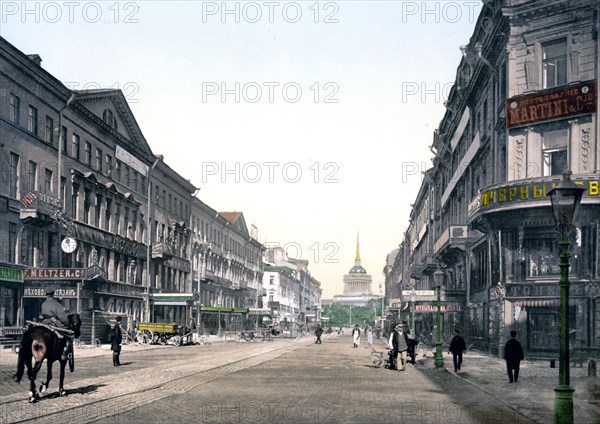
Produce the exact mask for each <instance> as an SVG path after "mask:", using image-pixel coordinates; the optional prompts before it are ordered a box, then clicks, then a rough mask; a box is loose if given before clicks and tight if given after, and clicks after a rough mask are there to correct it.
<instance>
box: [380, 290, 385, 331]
mask: <svg viewBox="0 0 600 424" xmlns="http://www.w3.org/2000/svg"><path fill="white" fill-rule="evenodd" d="M382 289H383V286H382V285H381V283H379V293H381V328H383V301H384V299H385V294H384V293H383V290H382Z"/></svg>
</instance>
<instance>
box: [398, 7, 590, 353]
mask: <svg viewBox="0 0 600 424" xmlns="http://www.w3.org/2000/svg"><path fill="white" fill-rule="evenodd" d="M598 13H599V11H598V8H597V4H595V3H594V2H592V1H585V0H580V1H578V0H573V1H552V0H551V1H547V2H539V1H533V0H512V1H511V0H504V1H501V0H496V1H490V2H486V4H485V7H484V8H483V9H482V12H481V14H480V16H479V18H478V21H477V23H476V25H475V29H474V32H473V35H472V37H471V39H470V40H469V43H468V44H467V45H465V46H461V48H460V49H461V51H462V53H463V58H462V60H461V62H460V64H459V66H458V69H457V75H456V81H455V84H454V86H453V87H452V89H451V90H450V93H449V96H448V99H447V102H446V113H445V114H444V117H443V119H442V121H441V122H440V125H439V128H438V129H437V130H436V131H435V133H434V140H433V145H432V146H431V150H432V151H433V152H434V153H435V158H434V159H433V167H432V168H431V169H430V170H428V171H427V173H426V174H425V176H424V180H423V183H422V187H421V190H420V192H419V195H418V198H417V201H416V202H415V204H414V207H413V213H411V222H410V224H409V230H408V231H407V234H405V237H404V239H403V241H402V244H401V248H403V249H404V250H405V252H404V258H405V259H406V260H405V261H402V260H397V261H396V262H395V263H394V266H393V267H392V269H390V272H389V273H388V275H390V280H389V281H387V280H386V284H389V285H394V284H398V283H399V281H401V283H400V284H401V285H402V288H403V290H402V297H403V298H404V301H407V299H406V297H407V294H408V292H409V290H412V288H413V287H415V288H417V289H421V290H433V289H434V288H435V284H434V282H433V278H432V273H433V272H434V271H435V270H436V269H438V268H439V269H440V270H441V271H442V272H443V274H444V283H443V287H442V290H441V293H442V294H441V297H442V313H443V330H444V339H448V338H449V335H450V334H451V333H452V330H453V329H454V328H461V329H462V330H463V333H464V334H466V336H467V338H468V341H469V344H470V345H472V346H474V347H475V348H479V349H483V350H486V351H489V352H490V353H493V354H500V352H501V348H502V346H503V344H504V342H505V341H506V340H507V339H508V338H509V336H508V333H509V331H510V330H517V331H518V332H519V333H520V337H521V338H522V340H526V345H525V346H524V347H525V348H526V349H527V351H528V352H529V354H538V353H539V354H552V353H553V352H555V351H556V350H557V348H558V343H557V340H558V323H559V319H558V317H559V312H558V304H559V290H558V279H559V272H560V271H559V267H558V262H559V259H558V235H557V233H556V232H555V230H554V226H555V224H554V218H553V214H552V208H551V206H550V201H549V199H548V198H547V196H546V194H547V193H548V192H549V191H550V189H551V188H552V187H553V186H554V185H555V184H557V183H558V181H559V180H560V179H561V174H562V172H563V170H564V169H567V168H568V169H570V170H571V171H572V172H573V176H572V178H573V180H575V181H576V182H577V183H579V184H581V185H583V187H584V188H586V192H585V194H584V198H583V201H582V205H581V208H580V214H579V218H578V222H576V230H575V231H574V232H573V234H572V243H573V247H572V249H571V254H572V259H571V265H572V266H571V270H570V280H571V289H570V291H571V302H570V305H569V309H570V315H571V326H572V328H571V330H570V333H571V334H572V335H573V336H572V337H573V340H572V342H571V346H572V348H574V349H578V348H579V349H582V350H589V349H598V348H600V309H599V308H598V306H600V305H599V303H598V302H599V300H600V297H599V295H600V291H599V289H598V283H599V265H598V261H599V250H598V242H599V234H598V216H600V210H599V207H600V197H599V196H598V184H599V178H600V155H599V154H598V146H599V144H598V143H599V142H598V135H597V134H598V125H599V124H598V119H597V110H598V84H597V80H598V68H599V66H598V58H599V56H600V55H599V50H598V26H597V22H598ZM427 187H429V188H427ZM426 191H427V192H428V200H427V202H429V204H430V208H429V211H428V215H427V214H426V215H427V216H428V218H427V220H426V221H420V222H419V223H418V225H415V220H417V221H419V219H418V216H422V213H423V212H422V211H423V210H427V208H426V207H424V206H423V205H424V200H422V199H424V197H423V196H424V192H426ZM414 237H417V238H416V239H415V238H414ZM421 245H423V246H428V247H420V246H421ZM428 255H429V256H428ZM429 262H431V266H429V265H427V264H428V263H429ZM396 267H404V268H405V269H410V278H411V279H414V280H415V282H414V284H413V282H412V281H411V280H409V279H407V278H406V277H403V278H400V275H404V274H403V272H402V269H395V268H396ZM392 276H393V277H392ZM419 278H420V280H419ZM419 281H420V282H419ZM418 291H419V290H417V292H418ZM429 294H430V292H429V293H425V297H423V300H428V299H429ZM416 303H417V307H418V306H419V305H418V304H419V299H418V296H417V302H416ZM421 309H422V310H424V311H425V312H424V313H423V314H419V313H417V318H416V320H417V324H418V323H419V321H420V320H430V321H431V317H432V314H433V311H429V310H428V307H426V306H425V305H422V308H421ZM417 312H418V311H417ZM431 325H433V324H429V326H431Z"/></svg>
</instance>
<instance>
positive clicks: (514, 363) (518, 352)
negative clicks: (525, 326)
mask: <svg viewBox="0 0 600 424" xmlns="http://www.w3.org/2000/svg"><path fill="white" fill-rule="evenodd" d="M516 337H517V332H516V331H511V332H510V340H509V341H507V342H506V344H505V345H504V359H505V360H506V371H507V372H508V381H509V382H510V383H512V382H513V379H514V381H515V383H516V382H517V381H518V380H519V368H520V366H521V361H522V360H523V359H525V355H524V354H523V348H522V347H521V343H519V341H518V340H517V339H516ZM513 372H514V373H513Z"/></svg>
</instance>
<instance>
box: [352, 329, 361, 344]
mask: <svg viewBox="0 0 600 424" xmlns="http://www.w3.org/2000/svg"><path fill="white" fill-rule="evenodd" d="M359 344H360V328H358V325H355V326H354V328H353V329H352V346H353V347H358V345H359Z"/></svg>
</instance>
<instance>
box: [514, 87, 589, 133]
mask: <svg viewBox="0 0 600 424" xmlns="http://www.w3.org/2000/svg"><path fill="white" fill-rule="evenodd" d="M596 96H597V88H596V81H587V82H584V83H581V84H575V85H568V86H563V87H558V88H551V89H548V90H542V91H537V92H535V93H533V94H526V95H522V96H517V97H512V98H510V99H507V100H506V101H505V110H506V128H517V127H523V126H527V125H531V124H537V123H540V122H547V121H554V120H557V119H564V118H568V117H571V116H576V115H583V114H588V113H595V112H596V107H597V98H596Z"/></svg>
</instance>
